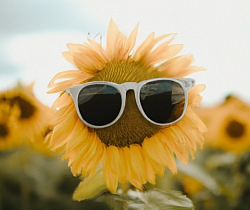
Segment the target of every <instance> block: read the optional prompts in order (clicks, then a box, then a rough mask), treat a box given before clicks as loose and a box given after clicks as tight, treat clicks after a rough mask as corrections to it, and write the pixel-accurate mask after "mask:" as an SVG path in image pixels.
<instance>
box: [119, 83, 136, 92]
mask: <svg viewBox="0 0 250 210" xmlns="http://www.w3.org/2000/svg"><path fill="white" fill-rule="evenodd" d="M122 86H123V87H124V88H125V90H126V91H128V90H135V88H136V86H137V83H136V82H125V83H123V84H122Z"/></svg>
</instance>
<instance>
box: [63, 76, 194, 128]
mask: <svg viewBox="0 0 250 210" xmlns="http://www.w3.org/2000/svg"><path fill="white" fill-rule="evenodd" d="M194 84H195V80H194V79H191V78H181V79H172V78H156V79H149V80H145V81H142V82H139V83H136V82H125V83H123V84H116V83H113V82H105V81H96V82H89V83H84V84H80V85H76V86H72V87H70V88H68V89H67V90H66V93H69V94H70V95H71V96H72V98H73V100H74V103H75V107H76V111H77V113H78V115H79V117H80V119H81V120H82V122H83V123H84V124H85V125H87V126H89V127H92V128H105V127H108V126H110V125H112V124H114V123H115V122H116V121H117V120H118V119H119V118H120V117H121V115H122V113H123V111H124V108H125V104H126V92H127V91H128V90H134V94H135V100H136V103H137V106H138V108H139V110H140V112H141V114H142V115H143V116H144V117H145V118H146V119H147V120H148V121H149V122H151V123H153V124H156V125H160V126H166V125H170V124H173V123H175V122H177V121H179V120H180V119H181V118H182V117H183V115H184V113H185V111H186V108H187V103H188V91H189V89H190V88H191V87H193V86H194Z"/></svg>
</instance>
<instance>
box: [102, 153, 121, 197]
mask: <svg viewBox="0 0 250 210" xmlns="http://www.w3.org/2000/svg"><path fill="white" fill-rule="evenodd" d="M106 155H107V152H106ZM106 155H104V158H103V174H104V179H105V183H106V185H107V188H108V189H109V191H110V192H111V193H113V194H115V193H116V189H117V186H118V175H117V174H114V173H112V171H111V169H110V167H108V166H107V157H106Z"/></svg>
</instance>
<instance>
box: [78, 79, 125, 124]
mask: <svg viewBox="0 0 250 210" xmlns="http://www.w3.org/2000/svg"><path fill="white" fill-rule="evenodd" d="M121 104H122V100H121V95H120V93H119V92H118V90H117V89H115V88H114V87H112V86H109V85H101V84H98V85H91V86H87V87H85V88H83V89H82V90H81V91H80V93H79V97H78V106H79V110H80V113H81V115H82V118H83V119H84V120H85V121H86V122H88V123H90V124H92V125H96V126H102V125H107V124H109V123H111V122H112V121H113V120H114V119H115V118H116V117H117V116H118V114H119V112H120V110H121Z"/></svg>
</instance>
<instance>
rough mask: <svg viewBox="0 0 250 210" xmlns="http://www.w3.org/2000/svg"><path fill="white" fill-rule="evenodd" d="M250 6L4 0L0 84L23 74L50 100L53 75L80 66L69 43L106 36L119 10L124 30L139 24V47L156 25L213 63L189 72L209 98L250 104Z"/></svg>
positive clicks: (195, 0)
mask: <svg viewBox="0 0 250 210" xmlns="http://www.w3.org/2000/svg"><path fill="white" fill-rule="evenodd" d="M155 2H157V3H155ZM249 8H250V1H249V0H245V1H243V0H238V1H231V0H225V1H223V0H220V1H218V0H217V1H214V0H210V1H199V0H183V1H179V0H171V1H169V0H158V1H147V0H144V1H143V0H140V1H134V0H127V1H118V0H116V1H115V0H109V1H106V0H91V1H84V0H68V1H66V0H43V1H33V0H8V1H1V2H0V46H1V51H0V90H5V89H6V88H8V87H11V86H13V85H14V84H15V83H16V82H17V80H21V81H23V82H25V83H26V84H28V83H29V82H32V81H33V80H35V81H36V85H35V95H36V96H37V97H38V98H39V99H40V100H42V102H44V103H45V104H47V105H51V104H52V103H53V101H54V100H55V98H56V97H57V94H53V95H48V94H46V92H47V91H48V89H47V84H48V82H49V81H50V79H51V78H52V77H53V76H54V75H55V74H56V73H58V72H60V71H65V70H70V69H75V68H74V67H73V66H72V65H70V64H69V63H68V62H67V61H66V60H65V59H64V58H63V57H62V55H61V52H63V51H66V50H67V48H66V43H82V42H85V41H86V39H87V37H91V38H93V37H94V36H95V35H96V34H98V33H102V36H103V42H105V41H106V34H107V28H108V24H109V21H110V18H111V17H113V19H114V21H115V23H116V24H117V25H118V27H119V29H120V30H121V31H122V32H124V33H125V34H130V33H131V31H132V30H133V28H134V27H135V26H136V24H137V23H138V22H139V23H140V25H139V33H138V38H137V42H136V46H138V45H139V44H141V43H142V42H143V40H144V39H145V38H146V37H147V36H148V35H149V34H150V33H152V32H156V35H157V36H160V35H162V34H166V33H177V36H176V37H175V40H174V42H173V43H174V44H177V43H178V44H184V48H183V50H182V52H181V53H180V54H186V53H192V54H193V55H194V58H195V63H194V64H193V65H196V66H202V67H205V68H207V71H205V72H200V73H196V74H193V75H191V76H192V77H193V78H195V79H196V82H197V83H203V84H206V85H207V89H206V90H205V91H204V93H203V94H202V95H203V104H204V105H210V104H214V103H216V102H218V101H221V100H223V98H224V97H225V96H226V95H227V94H230V93H234V94H237V95H238V96H239V97H241V98H242V99H244V100H245V101H247V102H249V103H250V94H249V92H248V91H249V90H250V82H249V80H250V73H249V72H250V15H249ZM88 33H90V34H89V35H88Z"/></svg>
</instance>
